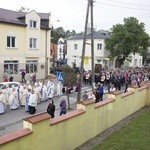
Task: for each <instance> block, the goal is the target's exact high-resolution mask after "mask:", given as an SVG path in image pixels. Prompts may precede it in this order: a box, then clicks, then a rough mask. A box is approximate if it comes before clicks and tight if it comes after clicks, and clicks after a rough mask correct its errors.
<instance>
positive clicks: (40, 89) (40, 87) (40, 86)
mask: <svg viewBox="0 0 150 150" xmlns="http://www.w3.org/2000/svg"><path fill="white" fill-rule="evenodd" d="M42 83H43V82H42V80H39V83H38V85H39V91H40V94H41V97H42Z"/></svg>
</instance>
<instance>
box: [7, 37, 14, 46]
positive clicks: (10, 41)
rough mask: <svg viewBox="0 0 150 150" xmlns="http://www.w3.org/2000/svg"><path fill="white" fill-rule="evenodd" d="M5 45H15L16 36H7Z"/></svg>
mask: <svg viewBox="0 0 150 150" xmlns="http://www.w3.org/2000/svg"><path fill="white" fill-rule="evenodd" d="M7 47H16V37H14V36H7Z"/></svg>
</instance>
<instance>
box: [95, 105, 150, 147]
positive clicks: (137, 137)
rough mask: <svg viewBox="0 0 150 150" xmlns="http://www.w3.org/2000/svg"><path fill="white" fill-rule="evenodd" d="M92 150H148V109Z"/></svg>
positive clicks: (149, 117)
mask: <svg viewBox="0 0 150 150" xmlns="http://www.w3.org/2000/svg"><path fill="white" fill-rule="evenodd" d="M92 150H150V107H149V109H146V110H145V111H144V112H142V113H141V114H140V115H139V116H138V117H137V118H136V119H134V120H133V121H132V122H130V123H129V124H127V125H126V126H125V127H122V128H121V129H120V130H118V131H117V132H115V133H114V134H112V135H111V136H109V137H108V138H106V139H105V140H104V141H103V142H102V143H100V144H99V145H97V146H96V147H94V148H93V149H92Z"/></svg>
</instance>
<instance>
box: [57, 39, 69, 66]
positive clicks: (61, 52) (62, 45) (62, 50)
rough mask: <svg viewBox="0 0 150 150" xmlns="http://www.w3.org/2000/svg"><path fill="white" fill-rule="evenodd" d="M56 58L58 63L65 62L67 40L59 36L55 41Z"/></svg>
mask: <svg viewBox="0 0 150 150" xmlns="http://www.w3.org/2000/svg"><path fill="white" fill-rule="evenodd" d="M57 45H58V47H57V59H58V61H59V62H60V63H66V61H67V58H66V55H67V41H66V40H65V39H63V38H60V39H59V40H58V43H57Z"/></svg>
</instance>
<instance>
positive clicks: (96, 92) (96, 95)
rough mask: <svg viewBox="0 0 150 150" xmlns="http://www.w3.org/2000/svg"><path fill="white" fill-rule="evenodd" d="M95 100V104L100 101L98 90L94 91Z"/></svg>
mask: <svg viewBox="0 0 150 150" xmlns="http://www.w3.org/2000/svg"><path fill="white" fill-rule="evenodd" d="M95 98H96V100H95V103H98V102H99V101H100V94H99V92H98V89H97V90H96V91H95Z"/></svg>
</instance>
